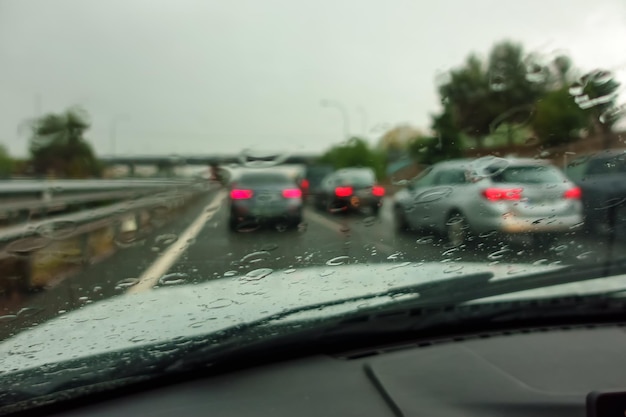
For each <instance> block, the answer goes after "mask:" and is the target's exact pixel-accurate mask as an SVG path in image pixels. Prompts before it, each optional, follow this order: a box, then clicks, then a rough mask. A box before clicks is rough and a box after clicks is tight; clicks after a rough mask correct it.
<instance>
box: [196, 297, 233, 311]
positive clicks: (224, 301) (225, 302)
mask: <svg viewBox="0 0 626 417" xmlns="http://www.w3.org/2000/svg"><path fill="white" fill-rule="evenodd" d="M233 304H234V301H233V300H229V299H228V298H218V299H216V300H213V301H211V302H210V303H208V304H205V305H204V306H203V307H206V308H208V309H217V308H224V307H228V306H230V305H233Z"/></svg>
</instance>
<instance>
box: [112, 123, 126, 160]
mask: <svg viewBox="0 0 626 417" xmlns="http://www.w3.org/2000/svg"><path fill="white" fill-rule="evenodd" d="M127 119H128V116H127V115H125V114H118V115H116V116H114V117H113V119H111V125H110V126H109V129H110V130H109V135H110V141H111V156H115V153H116V148H117V124H118V123H119V122H123V121H125V120H127Z"/></svg>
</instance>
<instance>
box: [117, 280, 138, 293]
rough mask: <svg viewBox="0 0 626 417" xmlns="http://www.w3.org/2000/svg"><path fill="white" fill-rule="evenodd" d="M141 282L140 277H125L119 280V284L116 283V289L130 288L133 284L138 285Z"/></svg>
mask: <svg viewBox="0 0 626 417" xmlns="http://www.w3.org/2000/svg"><path fill="white" fill-rule="evenodd" d="M138 282H139V278H124V279H123V280H121V281H118V282H117V284H115V289H116V290H123V289H125V288H130V287H132V286H133V285H136V284H137V283H138Z"/></svg>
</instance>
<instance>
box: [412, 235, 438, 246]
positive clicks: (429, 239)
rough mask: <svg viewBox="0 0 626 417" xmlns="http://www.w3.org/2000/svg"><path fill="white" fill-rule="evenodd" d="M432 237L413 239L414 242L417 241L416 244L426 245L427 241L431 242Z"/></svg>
mask: <svg viewBox="0 0 626 417" xmlns="http://www.w3.org/2000/svg"><path fill="white" fill-rule="evenodd" d="M434 238H435V237H434V236H424V237H420V238H419V239H417V240H416V241H415V243H417V244H418V245H426V244H429V243H433V240H434Z"/></svg>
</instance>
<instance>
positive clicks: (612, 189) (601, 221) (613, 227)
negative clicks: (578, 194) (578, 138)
mask: <svg viewBox="0 0 626 417" xmlns="http://www.w3.org/2000/svg"><path fill="white" fill-rule="evenodd" d="M565 172H566V174H567V176H568V177H569V178H570V179H571V180H572V181H574V182H575V183H576V184H577V185H578V186H579V187H580V188H581V189H582V202H583V214H584V216H585V227H586V229H587V230H588V231H590V232H592V233H599V234H607V233H609V232H611V233H615V234H616V236H617V237H619V238H621V239H626V149H612V150H606V151H602V152H598V153H596V154H592V155H584V156H581V157H579V158H577V159H575V160H573V161H572V162H571V163H570V164H569V165H568V166H567V168H566V171H565Z"/></svg>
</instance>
